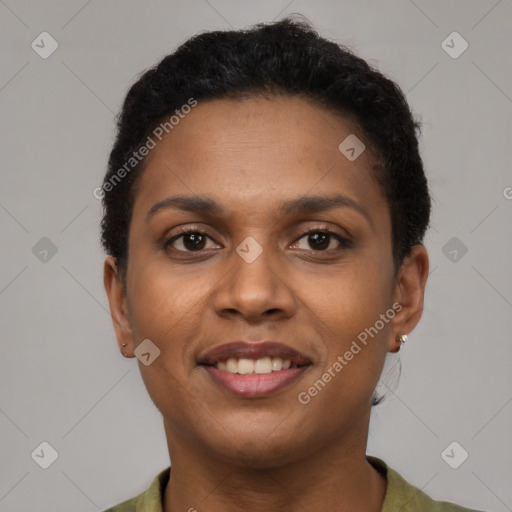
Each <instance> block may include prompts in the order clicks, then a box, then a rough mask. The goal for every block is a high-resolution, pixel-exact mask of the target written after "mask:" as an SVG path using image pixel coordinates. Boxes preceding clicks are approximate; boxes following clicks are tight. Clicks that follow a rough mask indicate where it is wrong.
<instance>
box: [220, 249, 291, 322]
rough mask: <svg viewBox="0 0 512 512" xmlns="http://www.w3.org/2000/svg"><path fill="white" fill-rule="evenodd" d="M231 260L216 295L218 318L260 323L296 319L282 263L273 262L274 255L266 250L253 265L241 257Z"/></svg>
mask: <svg viewBox="0 0 512 512" xmlns="http://www.w3.org/2000/svg"><path fill="white" fill-rule="evenodd" d="M232 258H233V267H232V269H231V271H230V272H229V273H228V275H227V276H226V278H225V279H224V280H222V282H221V283H220V284H219V286H218V289H217V291H216V293H215V295H214V307H215V311H216V313H217V314H218V315H219V316H222V317H224V318H242V319H244V320H245V321H246V322H248V323H260V322H264V321H269V320H273V321H275V320H279V319H284V318H290V317H291V316H293V315H294V313H295V310H296V300H295V298H294V293H293V291H292V290H291V289H290V287H289V286H288V284H287V278H286V275H285V274H286V273H285V272H283V265H282V263H281V264H276V263H278V262H276V261H272V258H273V256H272V254H271V251H267V250H263V252H262V254H261V255H260V256H259V257H258V258H257V259H256V260H254V261H252V262H250V263H249V262H248V261H246V260H244V259H243V258H242V257H240V256H239V254H238V253H234V254H233V256H232ZM279 268H281V272H280V271H279Z"/></svg>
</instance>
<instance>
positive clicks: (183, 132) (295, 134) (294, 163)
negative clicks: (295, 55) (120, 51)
mask: <svg viewBox="0 0 512 512" xmlns="http://www.w3.org/2000/svg"><path fill="white" fill-rule="evenodd" d="M164 133H165V132H164ZM353 136H356V137H357V138H358V139H359V140H361V141H363V140H364V136H363V134H362V133H361V132H360V131H359V130H358V129H357V128H356V125H355V124H353V123H351V122H350V121H349V120H348V119H346V118H344V117H342V116H341V115H339V114H335V113H333V112H331V111H329V110H327V109H325V108H323V107H320V106H317V105H315V104H313V103H311V102H309V101H306V100H304V99H301V98H298V97H284V96H283V97H273V98H268V99H264V98H250V99H243V100H231V99H223V100H211V101H207V102H203V103H201V102H199V103H198V105H197V106H196V107H195V108H193V109H192V111H191V112H190V113H188V114H187V115H184V116H183V117H182V118H180V120H179V123H178V124H175V125H174V126H173V128H172V129H170V130H169V133H167V134H164V135H163V136H162V140H158V139H157V138H155V142H156V146H155V148H154V149H152V150H151V152H150V153H149V155H148V157H147V159H146V165H145V171H144V174H143V176H142V178H141V181H140V184H139V188H138V193H137V197H136V201H135V207H134V216H135V210H139V209H143V208H145V209H149V208H150V207H151V206H152V204H154V202H157V201H159V200H161V199H163V198H165V197H166V196H170V195H174V194H176V193H185V194H188V195H190V194H198V195H208V196H210V197H213V198H216V199H217V200H218V201H219V202H222V203H224V204H226V205H228V206H231V207H232V208H233V209H237V208H238V209H243V210H244V211H247V212H248V211H251V210H253V211H257V210H258V208H259V207H261V208H268V206H269V204H271V203H276V202H278V201H282V200H286V199H290V198H295V197H298V196H303V195H308V194H313V195H319V194H322V193H330V194H332V193H333V192H341V193H343V194H344V195H347V196H349V197H352V198H353V199H354V200H357V201H359V202H363V203H366V204H367V205H368V208H372V209H379V208H386V205H385V201H384V198H383V196H382V194H381V191H380V189H379V187H378V185H377V183H376V181H375V179H374V177H373V176H372V172H371V170H370V169H371V159H370V155H369V151H368V150H367V149H365V150H364V151H363V152H362V153H361V154H360V155H359V156H358V157H357V158H356V159H355V160H350V159H349V158H347V156H346V154H344V153H343V152H341V151H340V149H339V146H340V143H342V142H343V141H344V140H345V139H347V137H353ZM349 140H351V139H349ZM366 147H367V148H368V145H366ZM356 149H357V148H356ZM349 155H350V154H349ZM381 213H382V212H381ZM377 215H378V212H377Z"/></svg>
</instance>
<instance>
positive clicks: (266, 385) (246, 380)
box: [202, 365, 309, 398]
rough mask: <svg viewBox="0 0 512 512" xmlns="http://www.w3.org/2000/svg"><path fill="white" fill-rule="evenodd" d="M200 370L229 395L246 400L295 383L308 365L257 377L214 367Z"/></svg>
mask: <svg viewBox="0 0 512 512" xmlns="http://www.w3.org/2000/svg"><path fill="white" fill-rule="evenodd" d="M202 368H204V369H205V370H206V371H207V372H208V374H209V375H210V377H211V378H212V379H213V380H214V382H216V383H217V384H219V385H220V386H221V387H222V388H224V389H226V390H227V391H229V392H230V393H233V394H234V395H237V396H243V397H246V398H257V397H264V396H268V395H271V394H273V393H276V392H277V391H280V390H281V389H283V388H285V387H287V386H289V385H290V384H292V383H293V382H295V381H297V380H298V379H299V378H300V376H301V375H302V374H303V373H304V372H305V371H306V370H307V369H308V368H309V365H308V366H300V367H299V368H289V369H288V370H279V371H277V372H272V373H264V374H259V375H254V374H251V375H241V374H239V373H230V372H226V371H223V370H219V369H218V368H216V367H215V366H206V365H202Z"/></svg>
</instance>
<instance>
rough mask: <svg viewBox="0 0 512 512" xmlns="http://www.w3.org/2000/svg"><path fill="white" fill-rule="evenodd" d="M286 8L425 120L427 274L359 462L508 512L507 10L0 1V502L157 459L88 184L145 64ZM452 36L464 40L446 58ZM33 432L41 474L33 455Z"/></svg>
mask: <svg viewBox="0 0 512 512" xmlns="http://www.w3.org/2000/svg"><path fill="white" fill-rule="evenodd" d="M292 12H298V13H302V14H304V15H306V16H307V17H308V18H309V19H310V20H311V21H312V22H313V23H314V25H315V27H316V28H317V29H318V30H319V31H320V32H321V33H322V34H323V35H325V36H327V37H330V38H334V39H336V40H337V41H339V42H342V43H344V44H347V45H349V46H351V47H352V48H353V49H355V50H356V51H357V52H358V53H359V54H360V55H361V56H362V57H364V58H366V59H370V61H371V62H372V63H373V64H376V65H377V66H378V67H379V69H380V70H382V71H383V72H385V73H386V74H388V75H389V76H390V77H392V78H393V79H394V80H396V81H397V82H398V83H399V84H400V85H401V87H402V88H403V89H404V91H406V92H407V97H408V99H409V102H410V104H411V105H412V107H413V109H414V111H415V112H417V113H419V114H420V115H421V118H422V121H423V138H422V142H421V144H422V151H423V156H424V160H425V164H426V168H427V171H428V176H429V179H430V184H431V188H432V192H433V194H434V197H435V204H434V212H433V222H432V228H431V229H430V231H429V233H428V236H427V239H426V245H427V247H428V249H429V252H430V257H431V270H432V272H431V275H430V280H429V284H428V287H427V294H426V306H425V313H424V317H423V319H422V322H421V323H420V325H419V327H418V328H417V329H416V330H415V331H414V332H413V333H412V335H411V336H410V337H409V341H408V343H407V345H406V346H405V347H404V349H403V350H402V351H401V352H400V354H399V357H400V359H401V361H402V366H403V372H402V376H401V378H400V383H399V385H398V387H397V388H396V390H395V391H392V390H388V394H389V397H388V399H387V400H386V401H385V402H384V403H383V404H382V405H381V406H379V407H377V408H376V409H375V410H374V412H373V417H372V424H371V434H370V439H369V447H368V452H369V453H371V454H374V455H377V456H380V457H382V458H384V459H385V460H386V461H387V462H388V464H390V465H391V466H392V467H394V468H395V469H397V470H398V471H399V472H401V473H402V474H403V476H404V477H405V478H407V479H408V480H409V481H410V482H411V483H413V484H415V485H416V486H418V487H420V488H422V489H423V490H424V491H425V492H427V493H428V494H430V495H432V496H433V497H436V498H443V499H447V500H451V501H455V502H459V503H462V504H465V505H467V506H471V507H474V508H481V509H485V510H496V511H505V510H512V487H511V486H510V482H511V481H512V469H511V464H510V461H511V460H512V443H511V442H510V427H511V420H512V403H511V402H512V386H511V383H512V377H511V372H510V363H511V355H512V344H511V342H510V334H509V333H510V328H511V318H512V315H511V308H512V272H511V268H510V255H511V249H512V236H511V234H512V233H511V231H512V223H511V222H510V213H511V208H512V200H510V198H511V197H512V189H511V188H507V187H511V186H512V176H511V174H510V168H511V166H510V164H511V144H510V141H511V116H510V112H511V106H512V105H511V104H512V99H511V96H512V93H511V91H510V90H511V87H510V86H511V83H512V76H511V70H512V67H511V59H510V53H511V52H510V35H511V21H512V3H511V1H510V0H502V1H496V0H486V1H483V0H482V1H464V2H461V1H459V2H454V1H431V2H427V1H420V0H415V2H412V1H407V0H401V1H398V0H397V1H386V2H383V1H376V0H375V1H365V2H363V1H357V2H356V1H347V2H340V1H337V2H335V1H328V0H324V1H318V0H316V1H315V2H313V1H309V2H307V1H300V0H293V1H290V0H283V1H259V2H247V1H234V0H193V1H189V2H185V1H179V2H170V1H168V2H163V1H151V2H142V1H140V2H134V1H130V2H128V1H124V2H121V1H109V2H100V1H99V0H95V1H94V0H93V1H89V2H87V1H84V0H80V1H66V2H64V1H61V2H58V1H46V2H35V1H21V0H18V1H15V0H0V40H1V43H2V64H1V73H2V74H1V79H0V112H1V118H2V124H1V128H0V130H1V155H2V159H1V165H2V169H1V178H2V186H1V189H0V223H1V226H2V243H1V244H0V254H1V266H0V315H1V322H2V324H1V325H2V331H1V357H0V379H1V380H0V433H1V435H0V453H1V456H0V510H1V511H27V510H30V511H55V510H67V511H77V512H78V511H80V512H82V511H92V510H99V509H104V508H106V507H108V506H110V505H112V504H114V503H118V502H120V501H122V500H124V499H127V498H129V497H131V496H134V495H135V494H138V493H140V492H142V491H143V490H144V489H146V488H147V486H148V485H149V483H150V481H151V480H152V478H153V477H154V476H155V475H156V473H157V472H159V471H160V470H161V469H163V468H164V467H165V466H167V465H168V463H169V461H168V454H167V447H166V444H165V438H164V433H163V426H162V421H161V417H160V414H159V413H158V411H157V410H156V409H155V407H154V406H153V404H152V402H151V401H150V399H149V397H148V396H147V393H146V391H145V388H144V386H143V383H142V381H141V378H140V375H139V371H138V367H137V365H138V362H137V360H136V359H130V360H125V359H124V358H123V357H122V356H121V355H120V354H119V352H118V350H117V346H116V343H115V338H114V334H113V328H112V326H111V321H110V316H109V313H108V305H107V300H106V296H105V293H104V290H103V285H102V261H103V254H102V251H101V249H100V245H99V230H98V223H99V221H100V204H99V201H98V200H96V199H95V198H94V197H93V194H92V191H93V189H94V188H95V187H96V186H98V185H99V184H100V183H101V179H102V175H103V173H104V170H105V164H106V159H107V155H108V151H109V149H110V145H111V143H112V140H113V134H114V119H113V118H114V113H116V112H117V110H118V109H119V107H120V104H121V101H122V99H123V97H124V94H125V93H126V91H127V88H128V86H129V85H130V84H131V83H132V82H133V80H134V79H135V77H136V75H137V74H138V73H139V72H141V71H142V70H143V69H145V68H147V67H148V66H151V65H153V64H154V63H155V62H156V61H157V60H159V59H160V58H161V57H163V56H164V55H165V54H166V53H168V52H170V51H172V50H173V49H174V48H175V47H176V46H177V45H178V44H179V43H181V42H183V41H184V40H185V39H186V38H188V37H189V36H191V35H193V34H195V33H197V32H198V31H202V30H209V29H221V28H229V27H230V26H232V27H244V26H247V25H250V24H253V23H256V22H260V21H270V20H272V19H277V18H280V17H283V16H284V15H286V14H290V13H292ZM43 31H47V32H49V33H50V34H51V35H52V37H53V38H55V39H56V40H57V42H58V44H59V47H58V49H57V50H56V51H55V53H53V54H52V55H51V56H50V57H49V58H47V59H43V58H41V57H40V56H39V55H38V54H37V53H36V52H35V51H34V50H33V49H32V48H31V42H32V41H33V40H35V39H36V38H37V36H39V34H40V33H41V32H43ZM453 31H457V32H458V33H459V34H461V36H462V37H463V38H464V39H465V40H466V41H467V42H468V43H469V48H468V49H467V50H466V51H465V52H464V53H463V54H462V55H460V56H459V57H458V58H456V59H454V58H452V57H450V56H449V55H448V54H447V53H446V52H445V51H444V50H443V48H442V47H441V43H442V41H443V40H445V38H446V37H447V36H448V35H449V34H450V33H452V32H453ZM36 42H37V41H36ZM449 44H451V45H452V46H453V45H458V44H459V43H449ZM459 47H460V46H455V49H458V48H459ZM46 48H48V46H46ZM507 197H508V198H507ZM43 237H47V238H48V239H49V240H51V242H52V243H53V244H54V245H55V247H56V249H57V252H56V254H54V255H52V252H51V251H50V252H48V253H47V254H46V255H45V253H44V252H42V251H43V250H44V249H45V247H46V248H48V241H46V240H43V241H42V242H39V241H40V239H41V238H43ZM453 237H457V238H456V239H455V240H452V238H453ZM38 242H39V245H36V244H38ZM447 243H448V245H446V244H447ZM34 246H36V248H35V249H34V250H33V247H34ZM464 247H467V253H466V254H463V248H464ZM454 250H455V251H456V252H453V251H454ZM390 385H391V384H390ZM384 388H385V386H384ZM392 389H393V387H392ZM43 441H46V442H48V443H50V445H51V446H53V447H54V449H55V450H56V451H57V452H58V458H57V460H56V461H55V462H54V463H53V464H52V465H51V466H50V467H49V468H48V469H42V468H41V467H39V465H38V464H36V462H35V460H33V458H31V453H32V452H33V450H34V449H35V448H37V447H38V446H39V445H40V443H41V442H43ZM452 441H457V442H458V443H459V444H460V445H461V446H462V447H463V448H464V449H465V450H467V452H468V453H469V457H468V459H467V460H466V461H465V462H464V463H463V464H462V465H461V466H460V467H459V468H458V469H452V468H451V467H450V466H449V465H448V464H447V463H446V462H445V460H443V458H442V457H441V453H442V452H443V450H444V449H445V448H446V447H447V446H448V445H449V444H450V443H451V442H452ZM453 453H454V455H453V457H452V458H453V459H457V457H460V449H459V448H457V449H456V450H455V451H454V452H453ZM206 507H207V504H205V508H206Z"/></svg>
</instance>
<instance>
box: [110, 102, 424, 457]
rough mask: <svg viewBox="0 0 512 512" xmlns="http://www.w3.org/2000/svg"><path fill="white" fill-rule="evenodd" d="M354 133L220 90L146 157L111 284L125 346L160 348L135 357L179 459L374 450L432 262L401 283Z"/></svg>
mask: <svg viewBox="0 0 512 512" xmlns="http://www.w3.org/2000/svg"><path fill="white" fill-rule="evenodd" d="M350 134H355V135H356V136H357V137H358V138H359V139H360V140H362V141H363V142H365V139H364V136H363V134H362V133H360V132H359V131H358V129H357V128H356V127H355V126H354V125H352V124H351V123H350V122H349V121H348V120H347V119H344V118H343V117H340V116H339V115H336V114H334V113H332V112H330V111H328V110H325V109H323V108H320V107H317V106H315V105H312V104H310V103H308V102H306V101H305V100H302V99H298V98H288V97H279V98H273V99H245V100H240V101H235V100H214V101H210V102H205V103H199V104H198V106H197V107H195V108H194V109H193V110H192V112H191V113H189V114H188V115H187V116H186V117H185V118H183V119H181V120H180V122H179V124H178V125H177V126H175V127H174V129H173V130H172V131H171V132H170V133H169V134H167V135H166V136H165V137H164V138H163V139H162V141H161V142H159V143H158V144H157V146H156V147H155V148H154V149H152V150H151V153H150V154H149V156H148V159H147V161H146V168H145V171H144V174H143V176H142V178H141V181H140V185H139V188H138V190H137V195H136V199H135V203H134V208H133V217H132V222H131V226H130V232H129V257H128V267H127V276H126V289H125V290H123V289H122V287H121V285H120V283H119V280H118V279H117V276H116V272H115V265H114V263H113V261H112V259H109V258H107V262H106V265H105V283H106V287H107V292H108V294H109V299H110V303H111V308H112V312H113V316H114V324H115V327H116V333H117V338H118V342H119V344H120V345H121V344H122V343H126V344H127V346H126V347H124V348H123V351H124V352H125V353H127V354H129V355H133V351H134V349H135V348H136V347H137V346H138V345H139V344H140V343H141V342H142V341H143V340H146V339H149V340H151V343H152V344H154V345H155V346H156V347H158V349H159V350H160V355H159V356H158V357H157V358H156V359H155V360H154V361H153V362H152V363H151V364H150V365H148V366H146V365H144V364H142V363H139V366H140V371H141V373H142V377H143V379H144V382H145V385H146V387H147V390H148V393H149V395H150V396H151V398H152V400H153V401H154V403H155V405H156V406H157V407H158V409H159V410H160V411H161V413H162V415H163V417H164V422H165V427H166V433H167V437H168V441H169V443H170V445H171V453H172V445H173V443H175V444H176V445H178V444H180V445H181V446H183V445H187V446H190V447H191V449H192V447H199V448H198V449H200V450H202V451H203V452H204V453H209V454H211V455H215V456H218V457H220V458H222V459H224V460H227V461H231V462H235V463H242V462H243V461H246V462H247V461H248V460H250V461H251V463H252V464H253V465H262V466H263V465H266V466H269V465H273V464H282V463H285V462H290V461H293V460H294V459H296V458H299V457H304V456H306V455H307V454H308V453H313V452H315V451H320V450H322V449H327V448H328V447H329V446H333V445H334V444H335V443H336V442H338V440H345V442H348V441H347V440H350V442H352V443H358V442H364V443H366V435H367V423H368V419H369V411H370V404H371V398H372V395H373V392H374V389H375V386H376V384H377V381H378V379H379V376H380V373H381V370H382V367H383V363H384V359H385V356H386V353H387V352H389V351H396V349H397V345H398V344H397V341H396V337H397V335H400V334H402V332H408V331H410V330H411V329H412V327H414V325H415V323H416V322H417V320H418V319H419V315H420V314H421V301H422V296H423V285H424V280H425V278H426V256H422V258H423V259H421V258H420V260H421V261H420V264H418V261H419V260H418V259H417V258H416V259H414V258H412V259H411V260H410V261H411V262H412V263H410V264H404V266H403V267H402V268H401V269H400V272H399V274H398V277H397V278H396V279H394V264H393V259H392V247H391V222H390V214H389V207H388V205H387V203H386V200H385V198H384V197H383V195H382V192H381V190H380V188H379V186H378V184H377V183H376V181H375V179H374V177H373V175H372V172H371V165H372V164H371V160H370V155H369V150H365V151H364V152H363V153H362V154H361V155H360V156H359V157H358V158H356V159H355V160H353V161H351V160H349V159H348V158H347V157H346V156H345V155H344V154H343V153H342V152H341V151H340V150H339V149H338V146H339V144H340V142H341V141H343V140H344V139H345V138H346V137H347V136H348V135H350ZM366 147H367V148H368V147H369V146H368V144H366ZM420 252H421V251H420ZM421 254H423V253H421ZM413 290H419V294H418V293H417V292H416V291H413ZM398 303H401V305H400V306H398V305H397V304H398ZM364 333H366V336H365V335H364ZM370 333H371V334H370ZM363 340H365V342H363ZM264 341H265V342H270V343H260V342H264ZM356 347H358V348H359V349H358V348H356ZM350 354H351V355H350ZM228 359H230V360H231V362H229V361H227V360H228ZM281 359H282V360H283V361H280V360H281ZM247 360H248V361H249V362H248V361H247ZM287 360H288V361H289V362H287ZM226 361H227V362H226ZM254 361H257V362H256V363H254ZM336 363H337V364H336ZM254 364H255V366H252V365H254ZM288 364H289V365H290V368H286V366H288ZM237 365H238V366H237ZM283 365H284V367H283ZM295 366H297V368H295ZM272 369H274V371H271V370H272ZM255 371H256V372H263V374H259V373H257V374H255V373H253V372H255ZM245 372H248V373H245Z"/></svg>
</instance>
